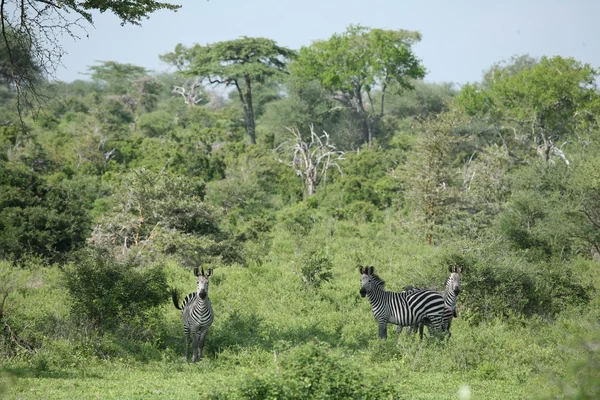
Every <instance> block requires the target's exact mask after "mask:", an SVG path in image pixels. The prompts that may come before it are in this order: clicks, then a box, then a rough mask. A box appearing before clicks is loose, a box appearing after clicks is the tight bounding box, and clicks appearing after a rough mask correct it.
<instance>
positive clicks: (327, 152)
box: [276, 125, 344, 197]
mask: <svg viewBox="0 0 600 400" xmlns="http://www.w3.org/2000/svg"><path fill="white" fill-rule="evenodd" d="M287 130H288V132H289V133H291V134H292V139H291V140H290V141H287V142H284V143H282V144H281V145H280V146H279V147H278V148H277V149H276V150H277V152H279V153H287V154H288V156H289V158H290V159H291V160H286V161H284V160H281V159H278V161H279V162H281V163H284V164H286V165H288V166H290V167H292V168H294V170H295V171H296V174H297V175H298V176H300V177H302V182H303V183H304V189H305V190H304V193H305V195H306V196H308V197H310V196H312V195H313V194H315V190H316V188H317V185H318V184H319V183H320V182H321V181H323V182H326V181H327V171H329V168H331V167H335V168H337V169H338V171H339V172H340V173H341V172H342V170H341V168H340V166H339V164H338V163H337V162H338V161H340V160H343V159H344V152H343V151H339V150H337V149H336V147H335V145H333V144H331V143H329V135H328V134H327V132H325V131H323V135H321V136H319V135H317V134H316V133H315V130H314V127H313V126H312V125H311V126H310V141H304V140H303V139H302V135H301V134H300V131H299V130H298V129H296V128H287Z"/></svg>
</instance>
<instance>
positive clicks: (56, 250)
mask: <svg viewBox="0 0 600 400" xmlns="http://www.w3.org/2000/svg"><path fill="white" fill-rule="evenodd" d="M80 184H81V186H79V185H80ZM86 189H91V190H93V189H94V186H93V185H91V186H87V187H86V185H85V184H83V182H81V181H79V182H77V181H71V182H70V181H68V180H65V181H62V182H56V183H54V184H51V183H47V182H46V180H45V179H44V178H42V177H40V176H39V175H37V174H35V173H34V172H32V171H30V170H28V169H25V168H23V167H19V166H9V165H5V168H2V169H0V221H1V222H0V248H1V249H2V250H0V258H3V259H7V258H10V259H15V260H20V259H22V258H23V257H24V256H26V255H27V254H35V255H39V256H42V257H46V258H48V259H50V260H53V259H60V258H61V257H65V256H66V255H67V253H68V252H70V251H73V250H76V249H77V248H79V247H80V246H81V245H83V244H84V242H85V240H86V238H87V235H88V234H89V232H90V228H91V227H90V225H91V219H90V216H89V214H88V210H89V209H91V201H93V194H92V193H93V192H92V193H90V192H88V193H85V190H86ZM90 195H91V197H92V198H90V197H87V196H90Z"/></svg>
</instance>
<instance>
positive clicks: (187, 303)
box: [171, 268, 214, 362]
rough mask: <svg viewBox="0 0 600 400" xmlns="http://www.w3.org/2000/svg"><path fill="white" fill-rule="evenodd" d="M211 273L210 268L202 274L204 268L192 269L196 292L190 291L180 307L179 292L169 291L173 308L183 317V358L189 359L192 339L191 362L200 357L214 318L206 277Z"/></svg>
mask: <svg viewBox="0 0 600 400" xmlns="http://www.w3.org/2000/svg"><path fill="white" fill-rule="evenodd" d="M212 273H213V269H212V268H210V269H209V270H208V272H207V273H206V274H204V268H202V271H198V268H195V269H194V275H196V276H197V277H198V287H197V289H196V292H194V293H190V294H188V295H187V296H186V297H185V299H184V300H183V305H182V306H181V307H180V306H179V294H178V292H177V290H175V289H173V290H172V291H171V296H172V297H173V304H174V305H175V308H177V309H178V310H181V315H182V318H183V331H184V333H185V359H186V360H189V346H190V341H192V350H193V358H192V361H193V362H197V361H198V360H199V359H201V358H202V349H204V339H205V338H206V334H207V333H208V328H210V326H211V324H212V322H213V318H214V313H213V309H212V306H211V304H210V299H209V298H208V278H210V276H211V275H212ZM190 339H191V340H190ZM198 347H200V355H198Z"/></svg>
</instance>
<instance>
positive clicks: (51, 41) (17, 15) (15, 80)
mask: <svg viewBox="0 0 600 400" xmlns="http://www.w3.org/2000/svg"><path fill="white" fill-rule="evenodd" d="M180 7H181V6H179V5H174V4H170V3H164V2H159V1H153V0H130V1H113V0H83V1H74V0H66V1H62V0H58V1H52V0H2V1H1V2H0V15H1V20H0V52H2V53H5V55H6V59H7V60H8V61H7V62H8V64H7V65H8V67H5V68H4V69H5V70H7V71H10V72H11V73H10V74H8V75H7V76H8V77H9V79H10V87H11V88H12V89H13V90H15V91H16V93H17V109H18V111H19V113H21V112H22V111H23V110H24V109H25V108H27V107H31V106H33V105H34V104H35V102H36V100H37V99H38V98H39V97H38V92H37V89H36V86H37V83H38V77H39V74H38V73H37V72H38V71H40V72H41V74H42V75H53V74H54V72H55V71H56V66H57V65H60V61H61V58H62V57H63V55H64V54H65V51H64V49H63V47H62V46H61V45H60V42H59V38H60V37H64V36H70V37H72V38H73V39H79V34H80V33H81V32H85V28H86V25H87V24H89V25H92V24H93V22H94V21H93V18H92V14H91V12H92V11H94V10H96V11H100V12H105V11H110V12H112V13H114V14H115V15H116V16H117V17H119V18H120V19H121V25H124V24H133V25H140V24H141V20H142V19H143V18H147V17H148V15H149V14H151V13H153V12H154V11H157V10H162V9H167V10H173V11H176V10H177V9H179V8H180ZM73 15H74V16H75V18H73Z"/></svg>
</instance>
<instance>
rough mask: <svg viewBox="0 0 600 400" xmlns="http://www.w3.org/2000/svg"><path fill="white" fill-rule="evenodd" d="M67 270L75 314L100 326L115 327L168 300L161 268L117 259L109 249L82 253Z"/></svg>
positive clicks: (68, 287)
mask: <svg viewBox="0 0 600 400" xmlns="http://www.w3.org/2000/svg"><path fill="white" fill-rule="evenodd" d="M65 272H66V273H65V281H66V286H67V289H68V290H69V293H70V294H71V298H72V302H73V305H72V312H73V314H74V315H75V316H77V317H83V318H87V319H89V320H90V321H91V322H92V323H93V324H94V325H96V326H98V327H104V328H114V327H115V326H117V325H118V324H119V323H120V322H122V321H124V320H128V319H131V318H134V317H136V316H138V315H141V314H142V313H144V312H145V311H147V310H149V309H151V308H153V307H156V306H158V305H160V304H161V303H163V302H164V301H165V300H167V299H168V296H166V295H165V294H166V293H167V281H166V276H165V273H164V271H163V269H162V268H161V267H159V266H153V267H149V268H145V269H139V268H136V265H135V263H134V262H132V261H128V262H124V263H121V262H117V261H115V260H114V259H113V258H112V257H110V256H109V254H108V252H107V251H106V250H97V249H91V250H88V251H85V252H83V253H81V254H80V255H79V257H78V260H77V262H75V263H74V264H72V265H71V266H70V267H68V268H66V270H65Z"/></svg>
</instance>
